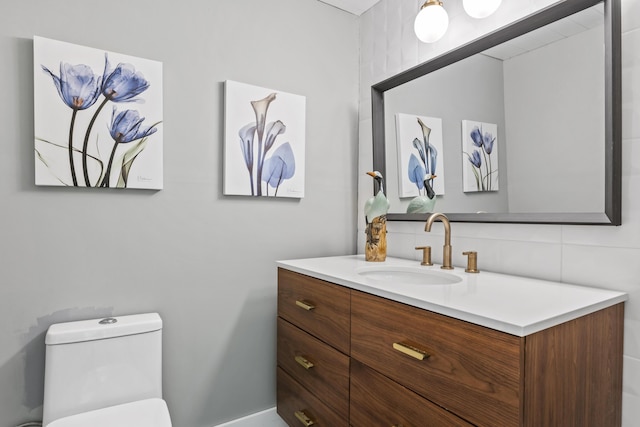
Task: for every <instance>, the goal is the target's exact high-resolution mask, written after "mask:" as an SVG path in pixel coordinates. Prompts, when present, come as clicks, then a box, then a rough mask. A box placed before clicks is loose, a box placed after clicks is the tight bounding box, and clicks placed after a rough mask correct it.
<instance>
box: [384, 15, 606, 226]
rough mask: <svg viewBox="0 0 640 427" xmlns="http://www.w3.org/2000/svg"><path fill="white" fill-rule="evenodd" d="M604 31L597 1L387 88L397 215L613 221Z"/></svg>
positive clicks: (388, 175)
mask: <svg viewBox="0 0 640 427" xmlns="http://www.w3.org/2000/svg"><path fill="white" fill-rule="evenodd" d="M605 28H606V25H605V6H604V4H603V3H600V4H596V5H595V6H592V7H589V8H587V9H585V10H582V11H579V12H577V13H575V14H571V15H570V16H567V17H565V18H563V19H561V20H558V21H555V22H551V23H550V24H548V25H545V26H543V27H541V28H537V29H535V30H534V31H531V32H528V33H526V34H523V35H520V36H519V37H516V38H514V39H511V40H508V41H506V42H504V43H502V44H499V45H497V46H493V47H491V48H489V49H486V50H483V51H482V52H480V53H476V54H475V55H472V56H469V57H464V58H463V59H461V60H459V61H453V62H452V63H450V64H449V65H447V66H445V67H441V68H437V69H435V70H433V71H431V72H428V73H426V74H425V75H423V76H421V77H418V78H415V79H406V80H405V82H403V84H398V85H391V87H390V88H388V89H382V92H383V96H384V101H383V103H382V105H383V106H384V107H383V108H384V134H383V135H384V141H383V144H384V151H383V152H384V156H385V162H384V164H385V165H386V170H385V173H384V175H385V183H386V189H387V193H388V195H387V196H388V198H389V201H390V202H391V209H390V213H400V214H403V213H407V212H408V213H415V212H418V213H419V212H426V211H438V212H447V214H448V215H451V213H456V214H457V213H460V214H473V215H478V216H479V217H480V218H478V219H477V220H478V221H483V218H482V217H483V216H484V217H485V219H487V218H488V219H489V222H493V221H496V220H497V222H503V220H505V221H504V222H511V221H512V220H513V218H516V219H517V218H525V220H524V221H520V220H515V221H514V222H562V223H571V222H573V221H572V220H570V218H572V216H571V215H572V214H577V216H579V215H582V214H586V215H587V216H588V217H589V218H591V219H588V220H586V222H591V221H592V219H593V223H599V222H605V223H610V222H612V221H611V220H610V218H608V217H606V215H605V214H603V212H605V211H606V210H607V206H605V204H606V200H607V197H610V195H608V194H607V191H608V189H609V187H610V184H611V181H610V180H609V181H608V178H607V173H608V172H607V164H608V162H609V163H611V159H610V158H607V154H606V151H607V143H606V141H607V121H606V117H607V114H606V112H605V105H606V102H607V99H606V98H607V78H606V67H605V65H606V61H605V53H606V52H605V50H606V47H605V46H606V43H605V41H606V33H605ZM374 89H375V86H374ZM374 103H375V99H374ZM375 110H376V107H375V105H374V120H375ZM375 138H376V137H375V129H374V145H375V144H376V143H377V142H376V141H375ZM609 173H610V172H609ZM433 194H435V198H433V197H429V196H432V195H433ZM430 199H431V200H430ZM420 209H422V211H421V210H420ZM547 214H554V215H555V218H559V219H558V220H554V219H551V220H550V219H549V218H552V217H546V216H545V215H547ZM540 215H541V216H540ZM468 217H469V215H467V216H466V218H468ZM603 217H604V218H605V220H602V218H603ZM461 218H463V219H461ZM466 218H465V217H464V216H462V217H460V218H458V220H467V219H466ZM594 218H595V219H594ZM390 219H391V220H394V219H405V218H403V217H402V216H400V215H398V216H395V215H393V214H392V215H390ZM407 219H408V218H407ZM455 219H456V218H455V214H454V220H455ZM471 220H472V221H473V220H475V219H471ZM576 222H580V220H579V221H576Z"/></svg>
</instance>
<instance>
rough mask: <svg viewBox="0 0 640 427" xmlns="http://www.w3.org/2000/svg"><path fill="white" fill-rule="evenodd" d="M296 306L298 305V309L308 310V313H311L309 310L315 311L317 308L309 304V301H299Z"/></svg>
mask: <svg viewBox="0 0 640 427" xmlns="http://www.w3.org/2000/svg"><path fill="white" fill-rule="evenodd" d="M296 305H297V306H298V307H302V308H304V309H305V310H307V311H309V310H313V309H314V308H316V306H315V305H313V304H311V303H309V302H307V301H305V300H298V301H296Z"/></svg>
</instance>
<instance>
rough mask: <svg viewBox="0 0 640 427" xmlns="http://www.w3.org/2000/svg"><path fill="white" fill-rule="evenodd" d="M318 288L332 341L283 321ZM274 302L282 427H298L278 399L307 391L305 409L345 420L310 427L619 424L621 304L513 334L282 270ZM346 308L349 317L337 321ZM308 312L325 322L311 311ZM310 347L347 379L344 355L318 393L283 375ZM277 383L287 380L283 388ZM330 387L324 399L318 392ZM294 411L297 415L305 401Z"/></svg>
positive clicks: (595, 426) (615, 426) (299, 377)
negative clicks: (343, 404)
mask: <svg viewBox="0 0 640 427" xmlns="http://www.w3.org/2000/svg"><path fill="white" fill-rule="evenodd" d="M316 287H319V289H321V290H322V292H321V293H322V294H325V293H326V295H327V296H329V295H331V297H330V298H328V299H326V302H331V304H332V305H333V306H334V307H333V310H337V312H339V313H340V314H339V315H338V314H336V316H338V317H337V318H334V319H333V320H332V321H331V324H332V325H333V326H331V327H329V331H331V330H333V329H332V328H333V327H336V326H335V325H338V324H339V325H341V327H340V328H339V329H336V330H334V332H333V333H329V335H334V334H335V335H339V336H340V337H339V338H338V337H324V338H323V337H320V336H318V335H321V334H322V333H325V332H326V331H324V329H323V328H319V326H318V325H307V326H303V323H304V322H309V320H308V319H307V320H305V321H304V322H303V321H296V320H295V319H293V320H291V321H289V320H287V319H291V317H292V316H291V315H288V314H287V313H286V312H287V311H289V309H290V305H291V299H292V297H293V296H295V298H306V299H308V300H309V301H311V300H314V298H315V296H314V297H312V296H307V295H305V292H312V290H313V289H315V288H316ZM325 287H327V288H326V289H325ZM278 295H279V299H278V304H279V305H278V313H279V315H280V316H281V318H280V319H278V322H279V328H278V364H279V368H278V412H279V413H280V414H281V416H282V417H283V418H284V419H285V420H286V421H287V423H289V425H291V426H299V425H304V424H301V422H300V421H299V419H293V421H290V419H291V417H290V413H291V411H292V409H290V408H288V407H287V405H288V401H287V399H286V398H285V397H281V394H283V393H284V394H285V395H286V394H287V393H291V392H287V391H286V390H290V389H292V388H293V386H295V387H298V391H297V392H296V393H297V394H298V395H299V396H304V395H305V393H307V394H311V395H312V398H309V399H308V400H309V402H311V403H309V404H308V405H311V404H312V403H313V402H312V401H313V399H317V400H319V401H320V402H321V404H322V405H324V406H325V408H327V410H329V411H331V412H332V413H333V415H335V416H338V417H340V419H341V420H344V423H337V421H335V420H334V421H332V422H324V423H323V422H322V421H320V420H317V421H314V425H317V426H327V427H334V426H339V425H351V426H352V427H369V426H387V427H388V426H403V427H424V426H436V427H447V426H485V427H501V426H513V427H542V426H558V427H618V426H620V425H621V423H622V416H621V408H622V404H621V399H622V351H623V348H622V346H623V317H624V305H623V303H620V304H617V305H614V306H611V307H608V308H605V309H602V310H600V311H596V312H594V313H591V314H588V315H585V316H582V317H579V318H577V319H574V320H571V321H569V322H565V323H562V324H560V325H557V326H553V327H550V328H547V329H544V330H542V331H540V332H536V333H533V334H531V335H528V336H524V337H520V336H515V335H511V334H507V333H504V332H500V331H496V330H494V329H490V328H486V327H483V326H479V325H475V324H472V323H468V322H465V321H462V320H458V319H455V318H451V317H448V316H443V315H441V314H437V313H433V312H430V311H426V310H423V309H420V308H416V307H413V306H409V305H406V304H402V303H399V302H396V301H391V300H388V299H385V298H381V297H378V296H375V295H371V294H367V293H364V292H360V291H357V290H350V289H348V288H344V287H341V286H338V285H333V284H330V283H328V282H324V281H321V280H318V279H314V278H311V277H308V276H304V275H301V274H297V273H293V272H290V271H288V270H283V269H280V270H279V292H278ZM295 298H293V299H295ZM334 298H341V299H342V300H341V301H338V300H337V299H334ZM345 302H346V303H345ZM281 304H286V305H287V308H286V309H285V307H284V306H282V307H281ZM294 306H295V302H294ZM338 307H340V308H338ZM311 311H313V310H311ZM323 311H324V310H323ZM345 312H346V313H347V318H348V319H344V318H343V317H344V315H345ZM325 314H326V313H325ZM298 315H301V313H296V316H298ZM317 315H318V317H319V318H321V317H322V316H323V315H324V314H323V313H322V311H320V310H319V311H318V312H317ZM332 315H333V314H332ZM316 320H317V321H321V320H319V319H316ZM282 322H284V323H282ZM281 323H282V325H281ZM312 323H313V322H312ZM345 324H347V325H349V327H348V330H347V331H346V332H345V330H344V327H345ZM292 328H293V329H292ZM304 331H306V332H304ZM317 331H323V332H317ZM345 333H346V334H347V335H348V337H349V340H348V341H349V343H350V345H349V346H347V347H342V349H338V348H337V347H335V346H334V345H331V344H329V343H328V342H333V343H334V344H335V343H339V342H342V340H343V339H344V336H343V335H344V334H345ZM307 335H310V336H311V338H310V337H309V336H307ZM315 340H317V341H318V342H319V343H318V342H316V341H315ZM303 343H306V344H303ZM312 343H315V344H312ZM314 345H315V346H317V345H320V346H328V347H329V348H328V349H326V350H327V351H328V353H327V354H330V353H331V351H336V352H338V353H339V354H340V355H341V356H343V357H345V358H346V360H347V363H348V369H347V372H346V373H344V369H345V359H344V358H342V359H341V360H340V362H335V363H336V366H335V367H334V368H331V369H326V368H325V370H326V371H328V372H327V373H326V375H324V377H325V380H326V381H327V382H325V383H324V384H322V386H321V387H320V386H319V385H318V384H310V383H309V382H308V378H305V377H304V374H303V373H300V372H298V373H296V372H292V371H295V369H294V368H295V366H294V365H291V361H290V360H291V356H292V355H293V354H295V353H296V352H303V351H302V350H300V349H301V348H303V347H304V348H307V347H309V348H310V347H313V346H314ZM296 348H298V349H297V350H295V349H296ZM345 349H346V350H345ZM281 350H282V351H281ZM305 351H306V350H305ZM318 354H322V352H318ZM321 358H322V359H323V360H326V361H325V362H323V363H322V364H325V363H333V362H329V360H331V359H330V356H322V357H321ZM338 359H340V358H338ZM288 365H291V366H288ZM281 371H283V372H282V373H281ZM318 371H320V370H318ZM282 375H288V377H285V380H281V376H282ZM344 375H346V376H347V385H346V387H347V388H348V391H347V394H346V395H345V394H344V390H345V382H344V377H343V376H344ZM334 377H335V378H334ZM291 382H293V385H291ZM332 382H333V384H335V387H334V391H332V392H328V391H327V390H329V389H331V383H332ZM281 390H285V391H284V392H283V393H281ZM338 395H339V396H341V397H340V399H344V400H345V401H347V402H348V407H347V409H346V411H347V412H346V414H345V409H344V408H340V409H338V408H337V403H335V402H333V401H332V399H335V398H336V396H338ZM301 398H302V397H301ZM296 404H297V407H300V408H302V410H304V409H305V408H306V406H305V405H307V403H304V402H297V403H296ZM284 408H287V409H284ZM300 408H299V409H295V410H296V411H297V410H300ZM285 412H289V418H287V417H286V416H285V415H283V414H284V413H285ZM309 412H310V413H312V412H313V409H312V408H311V407H310V409H309ZM342 417H344V418H342ZM325 419H326V416H325Z"/></svg>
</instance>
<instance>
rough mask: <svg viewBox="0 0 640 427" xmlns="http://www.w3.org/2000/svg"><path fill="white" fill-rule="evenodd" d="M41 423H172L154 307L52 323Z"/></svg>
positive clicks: (96, 426) (112, 426)
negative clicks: (164, 393)
mask: <svg viewBox="0 0 640 427" xmlns="http://www.w3.org/2000/svg"><path fill="white" fill-rule="evenodd" d="M45 345H46V357H45V391H44V405H43V424H42V425H43V426H44V427H80V426H82V427H87V426H91V427H116V426H117V427H171V418H170V416H169V410H168V408H167V404H166V402H165V401H164V400H163V399H162V320H161V319H160V316H159V315H158V314H157V313H148V314H137V315H131V316H120V317H110V318H106V319H92V320H83V321H77V322H67V323H58V324H54V325H51V326H50V327H49V329H48V331H47V335H46V338H45Z"/></svg>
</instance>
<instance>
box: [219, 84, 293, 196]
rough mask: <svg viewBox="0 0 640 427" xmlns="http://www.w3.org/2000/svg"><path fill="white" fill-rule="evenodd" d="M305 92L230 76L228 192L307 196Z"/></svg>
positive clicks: (226, 148) (227, 88)
mask: <svg viewBox="0 0 640 427" xmlns="http://www.w3.org/2000/svg"><path fill="white" fill-rule="evenodd" d="M305 105H306V99H305V97H304V96H301V95H296V94H292V93H288V92H284V91H276V90H273V89H268V88H264V87H260V86H255V85H251V84H247V83H241V82H236V81H233V80H227V81H226V82H225V139H224V193H225V195H234V196H251V197H261V198H267V197H274V198H275V197H278V198H283V197H293V198H301V197H303V196H304V175H305V163H304V160H305V159H304V152H305V114H306V113H305V108H306V107H305Z"/></svg>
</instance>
